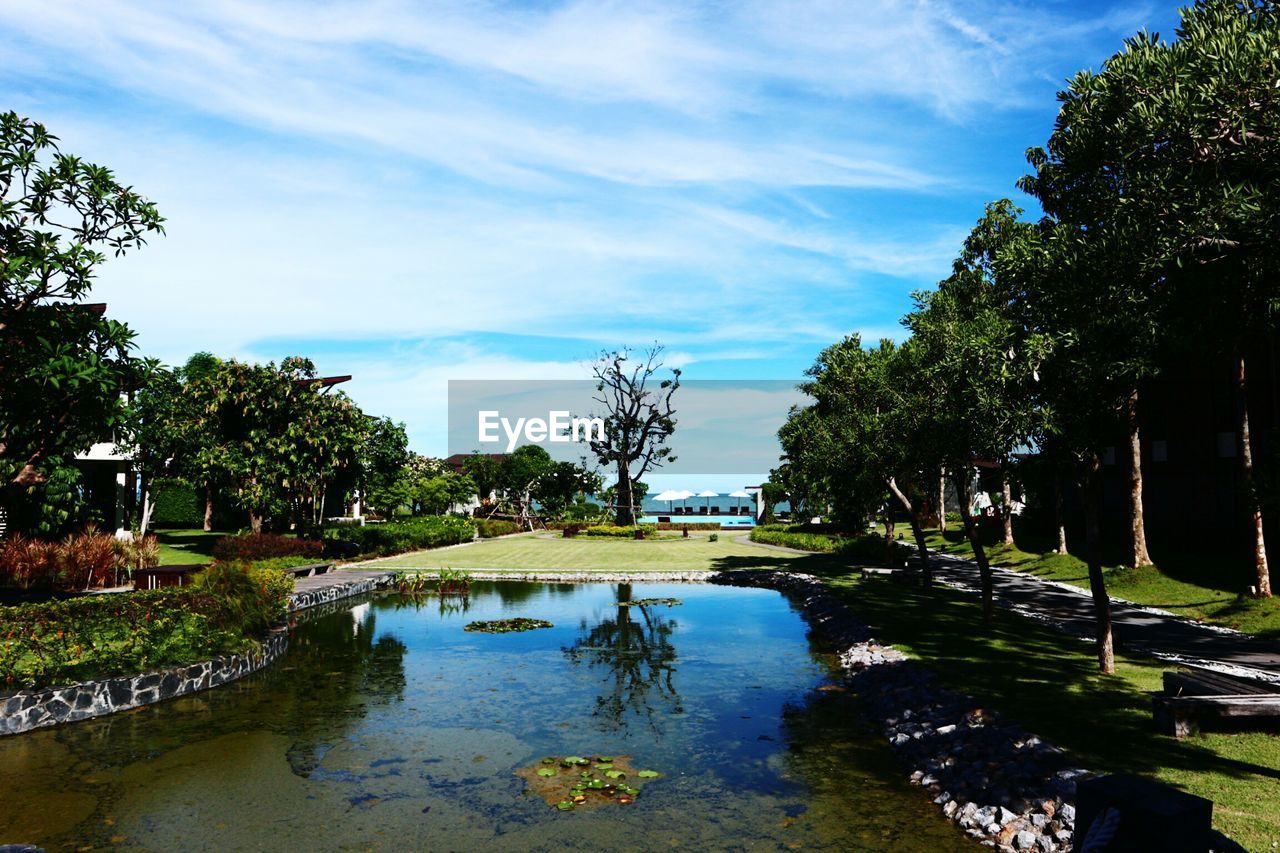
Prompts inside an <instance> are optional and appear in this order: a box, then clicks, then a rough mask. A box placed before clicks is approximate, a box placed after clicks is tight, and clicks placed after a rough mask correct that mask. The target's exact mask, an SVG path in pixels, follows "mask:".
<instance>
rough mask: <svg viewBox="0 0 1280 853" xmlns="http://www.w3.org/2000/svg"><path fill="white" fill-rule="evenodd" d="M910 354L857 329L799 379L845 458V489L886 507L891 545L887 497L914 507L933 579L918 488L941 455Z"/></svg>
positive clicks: (914, 523)
mask: <svg viewBox="0 0 1280 853" xmlns="http://www.w3.org/2000/svg"><path fill="white" fill-rule="evenodd" d="M908 357H909V353H907V352H905V351H904V350H902V349H899V348H898V347H897V346H896V345H895V344H894V343H893V342H892V341H889V340H882V341H881V342H880V344H879V346H878V347H875V348H872V349H867V348H864V347H863V346H862V340H861V338H860V337H859V336H858V335H851V336H849V337H847V338H845V339H844V340H843V341H841V342H840V343H838V344H835V345H834V346H831V347H828V348H826V349H825V350H823V351H822V353H821V354H819V356H818V358H817V360H816V361H815V362H814V364H813V366H812V367H810V368H809V369H808V370H807V371H806V374H807V375H808V376H809V377H810V379H809V381H808V382H805V383H804V384H802V385H801V386H800V387H801V390H803V391H804V392H805V393H806V394H808V395H810V396H811V397H813V398H814V400H815V403H814V407H813V408H814V412H815V413H816V415H817V416H818V418H820V419H821V420H822V421H823V422H824V427H825V434H826V436H827V437H828V441H829V442H830V443H831V445H833V446H829V447H828V448H827V450H828V452H832V451H834V452H835V453H836V454H838V455H839V457H841V458H842V460H843V462H842V465H843V468H844V471H845V472H846V476H847V479H846V480H845V489H846V490H849V491H851V492H852V493H853V494H855V495H857V496H858V500H857V503H859V504H862V505H863V506H865V505H867V504H869V503H873V502H874V503H875V504H877V505H879V506H881V507H884V510H883V514H884V520H885V532H886V543H885V547H886V548H891V547H892V541H891V539H892V534H891V532H890V531H891V529H892V526H893V519H892V514H891V513H890V512H889V510H888V505H889V502H888V500H886V498H891V499H892V501H894V502H896V503H897V504H898V505H899V506H900V507H901V508H902V509H903V511H904V512H905V513H906V514H907V516H908V518H909V519H910V522H911V529H912V533H913V535H914V537H915V540H916V545H917V548H918V549H919V553H920V561H921V569H922V575H923V578H922V579H923V580H924V582H925V583H926V584H929V583H931V581H932V570H931V564H930V562H929V550H928V547H927V546H926V544H925V538H924V525H923V523H922V521H921V518H920V508H921V501H920V497H919V496H920V495H921V494H922V492H923V487H924V484H925V482H926V479H925V478H926V477H927V476H928V477H931V472H932V471H933V470H935V469H936V462H937V460H936V458H934V457H933V456H932V454H928V456H927V458H926V452H927V451H926V450H925V448H926V447H927V444H926V443H925V442H924V441H923V440H922V438H921V433H920V428H921V426H922V423H921V421H920V420H919V418H918V414H919V412H920V411H921V406H920V405H919V403H918V401H916V400H915V399H914V397H913V395H912V394H911V389H912V388H913V387H915V385H916V379H915V377H914V375H913V374H914V370H913V369H909V368H907V367H906V366H905V365H904V359H906V358H908ZM850 487H852V488H850ZM912 493H914V494H915V499H914V500H913V497H912ZM872 496H874V497H872ZM864 517H865V516H864ZM845 521H846V523H850V522H851V521H852V520H851V519H846V520H845Z"/></svg>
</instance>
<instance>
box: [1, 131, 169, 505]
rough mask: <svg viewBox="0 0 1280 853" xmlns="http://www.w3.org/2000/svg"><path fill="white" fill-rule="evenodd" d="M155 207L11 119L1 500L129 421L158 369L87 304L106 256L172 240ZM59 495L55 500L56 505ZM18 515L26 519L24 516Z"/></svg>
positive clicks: (5, 165)
mask: <svg viewBox="0 0 1280 853" xmlns="http://www.w3.org/2000/svg"><path fill="white" fill-rule="evenodd" d="M162 223H163V219H161V217H160V214H159V213H158V212H157V211H156V209H155V206H154V205H153V204H152V203H151V202H149V201H147V200H145V199H144V198H142V197H141V196H140V195H138V194H137V193H136V192H134V191H133V190H132V189H131V188H129V187H127V186H123V185H121V184H120V183H118V182H117V180H116V178H115V176H114V175H113V174H112V173H111V171H110V170H108V169H106V168H103V167H101V166H95V165H93V164H91V163H86V162H84V161H83V160H81V159H80V158H78V157H74V156H72V155H69V154H64V153H62V152H61V151H59V150H58V147H57V138H56V137H54V136H53V135H51V134H50V133H49V132H48V130H47V129H46V128H45V127H44V126H43V125H41V124H39V123H37V122H33V121H31V120H29V119H26V118H22V117H20V116H19V115H17V114H16V113H13V112H6V113H4V114H2V115H0V477H3V479H2V480H0V488H2V490H3V491H2V493H0V499H2V500H3V501H4V503H5V504H6V505H11V504H13V503H15V502H19V501H21V500H23V499H26V498H32V497H35V496H36V492H37V491H39V486H40V485H41V484H42V483H43V482H45V481H46V480H47V479H48V477H49V473H50V471H52V470H55V469H62V468H65V467H67V466H69V464H70V461H71V459H72V458H73V457H74V456H75V454H77V453H79V452H82V451H84V450H87V449H88V448H89V447H90V446H91V445H92V444H93V443H95V442H98V441H105V440H109V439H110V438H111V435H112V432H113V431H114V430H116V429H117V428H120V427H122V426H124V425H125V422H126V413H125V407H124V403H123V395H124V394H125V393H126V392H128V391H130V390H132V389H134V388H136V387H137V386H138V385H140V384H141V383H142V381H143V379H144V377H145V375H146V373H147V371H148V370H149V369H150V366H151V365H150V363H149V362H145V361H140V360H138V359H136V358H134V357H133V356H132V354H131V350H132V348H133V337H134V334H133V332H132V331H131V330H130V329H129V328H128V327H127V326H125V325H124V324H123V323H120V322H117V321H115V320H110V319H107V318H106V317H105V316H104V315H103V311H102V308H101V306H93V305H86V304H84V302H83V301H82V300H83V299H84V297H85V296H87V294H88V293H89V289H90V286H91V285H92V282H93V277H94V274H95V273H96V272H97V269H98V267H99V266H100V265H101V264H102V263H103V261H104V259H105V255H104V254H103V252H104V251H111V252H113V253H114V254H116V255H121V254H124V253H125V252H127V251H128V250H130V249H133V248H137V247H139V246H141V245H142V244H143V243H144V242H145V240H146V237H147V236H148V235H151V234H157V233H162V232H163V227H162ZM47 496H48V495H46V497H47ZM15 517H16V516H15Z"/></svg>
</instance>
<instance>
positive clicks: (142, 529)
mask: <svg viewBox="0 0 1280 853" xmlns="http://www.w3.org/2000/svg"><path fill="white" fill-rule="evenodd" d="M154 509H155V505H154V504H153V503H152V502H151V478H150V477H144V478H143V479H142V517H141V518H139V519H138V535H139V536H146V535H147V528H148V527H150V526H151V513H152V511H153V510H154Z"/></svg>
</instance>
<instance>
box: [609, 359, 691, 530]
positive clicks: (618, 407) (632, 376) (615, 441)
mask: <svg viewBox="0 0 1280 853" xmlns="http://www.w3.org/2000/svg"><path fill="white" fill-rule="evenodd" d="M661 369H662V347H661V346H660V345H658V344H654V345H653V346H652V347H650V348H649V349H647V350H645V351H644V352H643V353H641V354H640V355H639V357H638V358H633V357H632V352H631V350H629V349H626V348H623V349H620V350H614V351H612V352H602V353H601V354H600V356H599V358H597V359H596V361H595V364H593V365H592V368H591V372H592V375H593V376H594V377H595V379H596V392H597V394H598V396H597V397H595V401H596V402H597V403H599V404H600V405H601V406H603V407H604V413H603V414H602V415H601V417H603V419H604V438H603V439H602V440H601V439H592V440H591V441H590V442H589V444H590V446H591V450H592V452H593V453H595V455H596V458H597V459H598V460H599V462H600V464H601V465H602V466H604V467H605V468H608V469H612V470H613V471H614V472H615V473H616V474H617V485H616V487H615V488H616V489H617V497H616V500H615V507H616V509H615V522H616V523H617V524H619V525H630V524H635V520H636V513H635V511H636V508H637V507H638V506H639V505H640V501H639V500H637V499H636V496H635V488H634V485H633V484H634V482H635V481H637V480H639V479H641V478H642V477H644V475H645V474H647V473H648V472H649V471H652V470H654V469H656V468H661V467H662V465H663V464H664V463H665V462H674V461H675V457H674V456H673V455H672V448H670V447H669V446H667V440H668V439H670V438H671V436H672V434H673V433H674V432H675V429H676V420H675V414H676V410H675V406H674V405H673V403H672V398H673V396H674V395H675V392H676V390H677V389H679V387H680V369H679V368H672V370H671V374H672V376H671V378H670V379H656V378H655V377H656V376H657V374H658V372H659V371H660V370H661Z"/></svg>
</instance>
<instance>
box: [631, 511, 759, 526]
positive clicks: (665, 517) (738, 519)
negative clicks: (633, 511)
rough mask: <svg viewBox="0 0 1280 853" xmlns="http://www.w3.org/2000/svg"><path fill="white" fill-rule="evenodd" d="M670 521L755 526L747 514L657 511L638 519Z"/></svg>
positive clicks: (648, 522)
mask: <svg viewBox="0 0 1280 853" xmlns="http://www.w3.org/2000/svg"><path fill="white" fill-rule="evenodd" d="M660 520H661V521H663V522H666V521H670V522H671V523H672V524H676V525H679V524H717V523H718V524H719V525H720V526H721V527H741V528H744V529H749V528H752V527H755V523H756V522H755V519H754V518H752V517H751V516H749V515H669V514H667V513H665V512H664V513H658V514H654V515H646V516H644V517H643V518H641V519H640V523H641V524H657V523H658V522H659V521H660Z"/></svg>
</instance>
